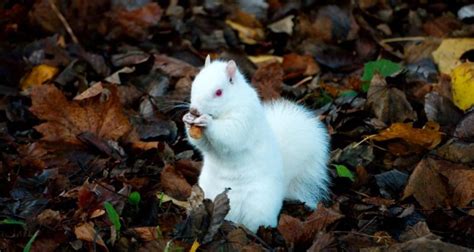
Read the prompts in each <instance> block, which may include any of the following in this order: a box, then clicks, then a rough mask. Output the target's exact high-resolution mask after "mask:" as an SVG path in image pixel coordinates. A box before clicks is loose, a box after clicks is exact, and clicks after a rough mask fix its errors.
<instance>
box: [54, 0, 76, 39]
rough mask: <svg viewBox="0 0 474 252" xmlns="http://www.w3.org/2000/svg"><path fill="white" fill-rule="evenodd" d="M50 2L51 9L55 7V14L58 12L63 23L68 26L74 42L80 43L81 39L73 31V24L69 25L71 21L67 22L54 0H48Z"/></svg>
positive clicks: (65, 26) (67, 28)
mask: <svg viewBox="0 0 474 252" xmlns="http://www.w3.org/2000/svg"><path fill="white" fill-rule="evenodd" d="M48 2H49V5H50V6H51V9H53V11H54V14H56V16H57V17H58V18H59V20H61V23H62V24H63V25H64V28H66V31H67V33H68V34H69V36H71V39H72V42H74V43H75V44H79V40H78V39H77V37H76V35H75V34H74V32H73V31H72V28H71V26H70V25H69V23H68V22H67V20H66V18H65V17H64V16H63V14H61V12H60V11H59V10H58V7H57V6H56V5H55V4H54V3H53V0H48Z"/></svg>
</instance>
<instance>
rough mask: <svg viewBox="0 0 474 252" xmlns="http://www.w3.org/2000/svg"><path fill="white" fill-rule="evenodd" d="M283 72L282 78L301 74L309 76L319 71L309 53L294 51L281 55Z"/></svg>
mask: <svg viewBox="0 0 474 252" xmlns="http://www.w3.org/2000/svg"><path fill="white" fill-rule="evenodd" d="M281 66H282V67H283V71H284V72H285V76H284V79H290V78H295V77H301V76H311V75H315V74H317V73H319V71H320V68H319V65H318V64H317V63H316V61H314V59H313V57H311V56H309V55H298V54H295V53H290V54H286V55H285V56H283V62H282V65H281Z"/></svg>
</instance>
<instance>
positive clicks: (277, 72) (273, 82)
mask: <svg viewBox="0 0 474 252" xmlns="http://www.w3.org/2000/svg"><path fill="white" fill-rule="evenodd" d="M252 84H253V85H254V86H255V87H257V90H258V91H259V94H260V96H261V97H262V99H263V100H271V99H275V98H278V97H280V92H281V89H282V86H283V68H282V67H281V64H279V63H277V62H270V63H267V64H263V65H261V66H260V67H259V68H258V69H257V71H256V72H255V75H254V76H253V78H252Z"/></svg>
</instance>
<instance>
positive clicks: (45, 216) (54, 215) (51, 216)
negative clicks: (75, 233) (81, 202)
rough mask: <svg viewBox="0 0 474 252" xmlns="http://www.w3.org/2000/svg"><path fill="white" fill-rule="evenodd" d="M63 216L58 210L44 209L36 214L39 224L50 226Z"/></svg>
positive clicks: (56, 223) (59, 220)
mask: <svg viewBox="0 0 474 252" xmlns="http://www.w3.org/2000/svg"><path fill="white" fill-rule="evenodd" d="M63 218H64V217H63V216H61V213H59V211H54V210H51V209H45V210H44V211H43V212H41V213H40V214H39V215H38V217H37V221H38V223H39V224H40V225H43V226H47V227H50V228H52V227H55V226H56V225H58V224H59V223H60V222H61V221H62V219H63Z"/></svg>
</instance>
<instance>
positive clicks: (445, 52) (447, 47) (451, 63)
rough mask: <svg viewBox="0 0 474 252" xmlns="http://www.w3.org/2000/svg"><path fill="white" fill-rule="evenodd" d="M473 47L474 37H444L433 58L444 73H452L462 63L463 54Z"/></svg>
mask: <svg viewBox="0 0 474 252" xmlns="http://www.w3.org/2000/svg"><path fill="white" fill-rule="evenodd" d="M472 49H474V39H473V38H457V39H444V40H443V41H442V42H441V45H440V46H439V47H438V49H436V51H434V52H433V59H434V61H435V62H436V64H438V68H439V70H440V71H441V72H442V73H444V74H451V71H452V70H453V69H454V68H455V67H456V66H457V65H458V64H459V63H460V62H459V58H460V57H461V55H462V54H463V53H465V52H466V51H469V50H472Z"/></svg>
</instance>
